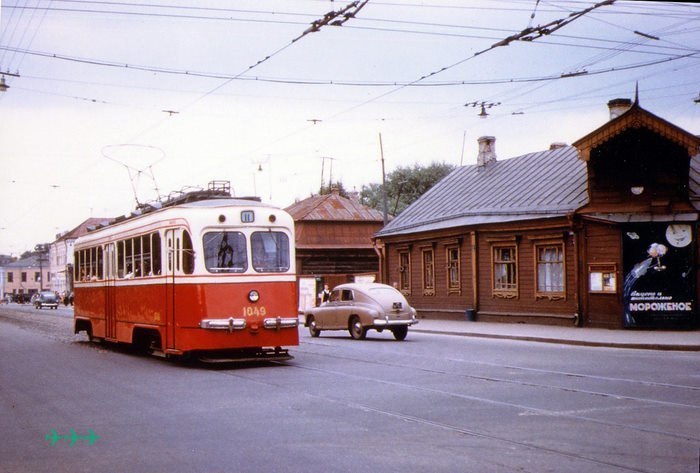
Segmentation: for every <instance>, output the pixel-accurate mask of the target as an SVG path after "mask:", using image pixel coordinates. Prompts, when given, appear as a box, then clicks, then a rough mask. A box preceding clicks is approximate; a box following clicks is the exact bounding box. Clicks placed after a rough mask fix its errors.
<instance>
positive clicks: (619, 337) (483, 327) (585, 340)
mask: <svg viewBox="0 0 700 473" xmlns="http://www.w3.org/2000/svg"><path fill="white" fill-rule="evenodd" d="M410 331H413V332H424V333H437V334H448V335H459V336H464V337H480V338H499V339H509V340H522V341H528V342H542V343H559V344H566V345H582V346H590V347H611V348H635V349H642V350H680V351H700V330H691V331H670V330H637V329H620V330H608V329H599V328H585V327H573V326H572V327H556V326H548V325H535V324H509V323H492V322H468V321H460V320H434V319H420V322H419V323H418V324H417V325H413V326H412V327H411V328H410Z"/></svg>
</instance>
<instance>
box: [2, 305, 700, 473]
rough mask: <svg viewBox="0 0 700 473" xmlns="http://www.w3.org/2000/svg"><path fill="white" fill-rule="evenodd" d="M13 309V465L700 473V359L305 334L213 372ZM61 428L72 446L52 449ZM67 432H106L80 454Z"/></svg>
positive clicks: (6, 322)
mask: <svg viewBox="0 0 700 473" xmlns="http://www.w3.org/2000/svg"><path fill="white" fill-rule="evenodd" d="M15 309H16V308H15V307H13V306H12V305H11V306H10V308H9V309H8V308H7V307H0V360H1V362H0V414H1V418H2V426H3V428H2V431H3V436H2V441H0V471H3V472H4V471H7V472H13V473H14V472H57V473H60V472H80V471H86V472H91V471H110V472H119V471H123V472H161V471H162V472H166V471H167V472H199V471H201V472H260V471H283V472H285V471H286V472H324V473H325V472H350V471H352V472H355V471H372V472H413V471H426V472H427V471H430V472H455V471H475V472H512V471H524V472H538V473H540V472H546V471H555V472H562V471H564V472H566V471H571V472H694V471H697V470H698V469H700V459H699V458H698V456H699V453H700V371H699V368H698V367H699V366H700V363H699V362H700V355H699V354H698V353H694V352H667V351H666V352H656V351H652V350H631V349H624V350H622V349H608V348H600V347H598V348H589V347H575V346H559V345H553V344H540V343H531V342H522V341H513V340H489V339H474V338H466V337H455V336H448V335H437V334H424V333H411V332H409V336H408V338H407V340H406V341H405V342H396V341H394V340H393V338H392V336H391V335H390V334H377V333H375V332H370V333H369V335H368V339H367V340H365V341H355V340H351V339H350V338H349V336H348V334H347V332H327V333H324V334H323V335H322V336H321V338H316V339H312V338H310V337H308V335H307V332H306V331H305V330H303V329H302V339H301V345H300V346H299V347H298V348H295V349H293V350H292V352H293V354H294V355H295V357H296V358H295V359H294V360H292V361H291V362H288V363H285V364H270V365H261V366H255V365H253V366H247V367H242V368H241V367H238V368H234V367H224V368H216V369H213V368H209V367H205V366H201V365H180V364H176V363H172V362H168V361H164V360H161V359H157V358H152V357H151V358H148V357H140V356H137V355H134V354H131V353H129V352H128V351H124V350H118V349H116V348H114V347H110V346H96V345H91V344H89V343H87V341H85V339H84V337H82V336H75V335H73V334H71V333H70V326H71V325H70V324H71V320H70V311H69V310H68V311H67V310H65V309H60V310H59V311H42V312H37V311H35V310H34V309H29V308H27V309H25V311H24V312H17V311H16V310H15ZM52 429H53V430H55V431H56V435H60V436H64V435H66V436H68V437H67V438H61V439H59V440H57V441H56V444H55V445H53V446H52V445H51V442H50V440H51V438H52V437H51V434H52ZM71 429H72V430H73V431H74V432H75V435H76V436H81V435H88V434H89V433H90V432H93V433H94V436H97V437H98V438H93V440H94V443H93V444H92V445H90V439H89V438H84V439H83V438H76V440H75V442H74V444H73V445H71V437H70V433H71ZM47 435H49V437H48V439H47V438H46V436H47Z"/></svg>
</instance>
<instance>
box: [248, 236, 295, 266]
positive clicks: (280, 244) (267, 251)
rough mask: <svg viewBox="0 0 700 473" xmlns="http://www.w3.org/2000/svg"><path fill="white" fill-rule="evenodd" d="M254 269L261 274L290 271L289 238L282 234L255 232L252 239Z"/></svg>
mask: <svg viewBox="0 0 700 473" xmlns="http://www.w3.org/2000/svg"><path fill="white" fill-rule="evenodd" d="M250 246H251V248H252V250H253V268H254V269H255V271H257V272H259V273H283V272H285V271H289V238H288V237H287V235H286V234H284V233H282V232H254V233H253V234H252V235H251V237H250Z"/></svg>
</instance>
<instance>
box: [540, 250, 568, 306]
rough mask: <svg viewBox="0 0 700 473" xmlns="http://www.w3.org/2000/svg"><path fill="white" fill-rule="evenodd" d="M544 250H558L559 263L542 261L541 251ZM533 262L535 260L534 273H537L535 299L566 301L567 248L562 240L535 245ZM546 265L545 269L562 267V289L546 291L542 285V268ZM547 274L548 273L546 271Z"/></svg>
mask: <svg viewBox="0 0 700 473" xmlns="http://www.w3.org/2000/svg"><path fill="white" fill-rule="evenodd" d="M542 249H556V250H557V252H558V255H559V257H560V258H559V260H558V261H554V262H552V261H545V260H540V250H542ZM533 251H534V255H533V260H534V265H535V267H534V273H535V297H537V298H548V299H551V300H557V299H565V298H566V253H565V252H566V247H565V245H564V242H563V241H562V240H550V241H540V242H536V243H535V244H534V245H533ZM542 265H546V266H545V268H552V267H554V266H555V265H558V266H560V267H561V274H560V277H561V288H560V289H559V288H557V289H550V290H547V288H545V289H544V290H543V289H542V288H541V285H540V267H541V266H542ZM545 272H546V271H545Z"/></svg>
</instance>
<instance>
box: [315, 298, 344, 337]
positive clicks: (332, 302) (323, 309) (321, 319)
mask: <svg viewBox="0 0 700 473" xmlns="http://www.w3.org/2000/svg"><path fill="white" fill-rule="evenodd" d="M338 302H340V291H339V290H338V289H334V290H333V291H331V295H330V297H329V299H328V301H327V302H324V303H323V304H321V305H320V306H318V307H317V308H316V309H314V319H315V320H316V326H317V327H318V328H319V329H324V330H328V329H334V328H336V311H337V309H338Z"/></svg>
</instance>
